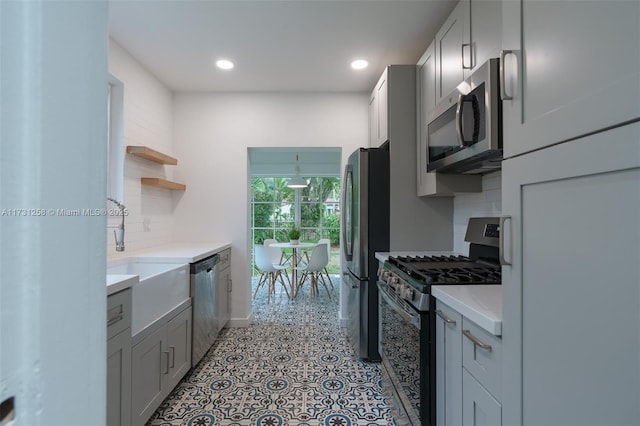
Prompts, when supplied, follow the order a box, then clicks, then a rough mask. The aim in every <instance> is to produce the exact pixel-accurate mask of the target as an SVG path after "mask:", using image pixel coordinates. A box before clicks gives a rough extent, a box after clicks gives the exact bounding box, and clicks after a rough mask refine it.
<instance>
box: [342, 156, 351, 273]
mask: <svg viewBox="0 0 640 426" xmlns="http://www.w3.org/2000/svg"><path fill="white" fill-rule="evenodd" d="M344 179H345V184H344V190H343V192H342V206H343V208H342V212H343V213H342V214H343V217H342V241H344V246H343V247H344V250H343V251H344V257H345V260H347V261H351V260H352V259H353V239H354V232H353V202H354V200H353V195H354V194H353V167H352V166H351V165H349V164H347V165H346V166H345V170H344Z"/></svg>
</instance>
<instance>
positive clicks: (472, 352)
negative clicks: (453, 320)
mask: <svg viewBox="0 0 640 426" xmlns="http://www.w3.org/2000/svg"><path fill="white" fill-rule="evenodd" d="M462 365H463V366H464V367H465V368H466V369H467V370H468V371H469V373H471V374H472V375H473V376H474V377H475V378H476V379H477V380H478V381H479V382H480V383H482V385H483V386H484V387H486V388H487V390H488V391H489V392H491V393H492V394H493V396H494V397H496V398H497V399H498V400H500V398H501V397H502V340H501V339H500V338H498V337H496V336H494V335H493V334H491V333H489V332H487V331H486V330H484V329H483V328H480V327H479V326H478V325H476V324H475V323H473V322H472V321H469V320H468V319H467V318H463V319H462Z"/></svg>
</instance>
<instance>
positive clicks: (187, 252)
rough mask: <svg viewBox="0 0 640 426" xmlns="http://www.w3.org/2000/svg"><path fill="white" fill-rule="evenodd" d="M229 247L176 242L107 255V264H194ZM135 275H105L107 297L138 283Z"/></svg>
mask: <svg viewBox="0 0 640 426" xmlns="http://www.w3.org/2000/svg"><path fill="white" fill-rule="evenodd" d="M230 247H231V243H216V242H210V243H185V242H176V243H168V244H163V245H160V246H156V247H150V248H146V249H142V250H135V251H128V252H127V251H124V252H117V253H109V255H108V256H107V262H109V261H114V260H119V259H127V258H134V259H145V260H146V261H160V262H163V263H194V262H197V261H199V260H202V259H205V258H207V257H209V256H212V255H214V254H216V253H219V252H221V251H222V250H225V249H228V248H230ZM138 281H139V279H138V276H137V275H119V274H117V275H115V274H114V275H107V296H109V295H111V294H114V293H117V292H119V291H122V290H125V289H127V288H129V287H132V286H134V285H136V284H137V283H138Z"/></svg>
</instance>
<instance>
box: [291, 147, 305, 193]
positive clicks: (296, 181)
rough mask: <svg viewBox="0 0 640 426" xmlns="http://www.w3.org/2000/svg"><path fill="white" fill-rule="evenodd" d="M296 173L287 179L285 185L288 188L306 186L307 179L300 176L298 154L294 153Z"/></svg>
mask: <svg viewBox="0 0 640 426" xmlns="http://www.w3.org/2000/svg"><path fill="white" fill-rule="evenodd" d="M295 170H296V175H295V176H294V177H292V178H291V179H289V183H287V186H288V187H289V188H306V187H307V181H306V180H304V179H302V178H301V177H300V166H298V154H296V169H295Z"/></svg>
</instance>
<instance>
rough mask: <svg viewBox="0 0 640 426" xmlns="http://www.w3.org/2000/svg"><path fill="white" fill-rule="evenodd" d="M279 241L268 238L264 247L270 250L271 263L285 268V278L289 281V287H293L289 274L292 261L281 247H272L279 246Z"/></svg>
mask: <svg viewBox="0 0 640 426" xmlns="http://www.w3.org/2000/svg"><path fill="white" fill-rule="evenodd" d="M277 243H278V240H276V239H274V238H267V239H265V240H264V241H263V242H262V245H263V246H265V247H267V248H268V250H269V256H271V263H273V264H274V265H276V266H283V267H284V269H282V271H283V272H284V277H285V278H286V279H287V282H288V283H289V286H291V278H289V273H288V272H287V268H289V267H291V259H290V258H288V257H286V255H285V252H284V251H282V249H281V248H280V247H271V245H272V244H277Z"/></svg>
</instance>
